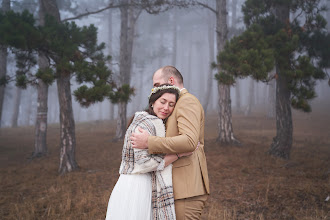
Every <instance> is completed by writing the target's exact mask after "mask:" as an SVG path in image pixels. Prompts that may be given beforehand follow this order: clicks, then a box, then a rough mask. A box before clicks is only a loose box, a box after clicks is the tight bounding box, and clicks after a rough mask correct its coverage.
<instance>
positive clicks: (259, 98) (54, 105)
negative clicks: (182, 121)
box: [0, 0, 330, 127]
mask: <svg viewBox="0 0 330 220" xmlns="http://www.w3.org/2000/svg"><path fill="white" fill-rule="evenodd" d="M1 2H2V1H0V3H1ZM235 2H236V3H237V4H236V6H235V5H233V3H235ZM207 3H208V4H209V5H212V4H215V1H207ZM243 3H244V1H243V0H236V1H234V0H229V1H228V3H227V6H228V8H227V10H228V27H229V35H228V36H229V38H230V37H232V36H233V35H234V34H237V33H240V32H241V31H243V30H244V24H243V21H242V16H243V15H242V12H241V7H242V5H243ZM324 3H327V5H328V7H329V6H330V3H329V1H324ZM58 4H59V6H61V5H62V7H61V8H62V9H61V10H60V13H61V19H62V20H64V19H66V18H70V17H74V16H75V15H77V14H81V13H84V12H86V11H96V10H98V9H100V8H102V7H105V6H106V5H108V4H109V0H94V1H87V0H73V1H70V3H69V4H67V3H66V4H64V1H61V0H58ZM11 7H12V9H13V10H14V11H22V10H24V9H28V10H29V11H30V12H31V13H33V14H35V15H36V16H35V17H36V18H37V17H38V16H37V12H38V2H37V1H36V0H25V1H24V0H22V1H15V2H12V5H11ZM235 10H236V11H235ZM325 18H326V19H327V21H328V23H329V21H330V15H329V12H327V14H326V15H325ZM74 22H76V23H77V24H78V25H79V26H83V25H89V24H94V25H95V26H96V27H97V28H98V41H99V42H104V43H105V44H106V50H105V51H104V53H105V54H108V55H111V56H112V60H111V62H110V63H109V67H110V69H111V70H112V71H113V73H114V77H115V80H116V78H117V79H118V78H119V77H120V76H119V75H118V74H119V65H118V63H119V47H120V43H119V41H120V11H119V9H108V10H105V11H103V12H100V13H98V14H93V15H89V16H85V17H82V18H80V19H76V20H74ZM328 29H329V25H328ZM215 35H216V32H215V15H214V13H212V12H211V11H210V10H208V9H205V8H202V7H190V8H181V9H179V8H173V9H171V10H169V11H166V12H162V13H159V14H155V15H153V14H148V13H147V12H146V11H142V13H141V14H140V16H139V18H138V19H137V23H136V25H135V36H134V43H133V56H132V63H133V64H132V69H131V82H130V85H131V86H132V87H134V88H135V96H133V97H132V98H131V101H130V102H129V103H128V107H127V117H130V116H131V115H133V114H134V112H135V111H138V110H143V109H144V108H145V107H146V106H147V101H148V98H147V97H148V95H149V93H150V90H151V88H152V75H153V73H154V72H155V71H156V70H157V69H158V68H160V67H162V66H165V65H173V66H175V67H176V68H177V69H178V70H179V71H180V72H181V73H182V75H183V77H184V85H185V88H187V89H188V91H189V92H190V93H192V94H194V95H195V96H196V97H197V98H198V99H199V100H200V102H201V103H202V104H203V105H204V108H205V110H206V112H207V113H212V112H215V111H217V109H218V89H217V81H216V80H215V79H214V74H215V73H216V72H215V71H212V70H211V68H210V66H211V62H214V61H215V59H216V56H217V54H216V51H217V49H216V42H215V40H216V37H215ZM15 65H16V64H15V59H14V56H13V55H12V54H9V55H8V63H7V74H8V75H9V76H14V75H15V71H16V66H15ZM328 75H329V73H328ZM210 77H211V79H212V83H211V86H209V85H208V83H207V82H208V80H209V78H210ZM328 80H329V79H328V78H327V79H326V80H323V81H319V82H318V84H317V86H316V93H317V97H316V98H315V99H314V100H312V102H311V106H312V109H313V108H315V107H320V108H327V109H329V106H330V87H329V82H328ZM237 81H238V83H237V84H236V85H235V86H233V87H231V106H232V109H233V112H234V113H242V114H245V115H249V114H250V113H251V112H254V111H258V112H262V113H264V114H265V115H266V114H267V115H270V116H272V114H269V112H270V111H272V109H269V100H270V99H271V98H272V97H271V96H275V94H273V93H269V92H268V91H269V86H270V85H269V84H265V83H261V82H256V81H254V80H252V79H250V78H246V79H239V80H237ZM71 83H72V86H71V87H72V91H73V90H74V89H75V88H77V87H78V85H76V83H75V80H73V79H72V80H71ZM208 90H211V95H210V96H207V95H206V94H207V93H206V92H207V91H208ZM206 96H207V97H206ZM207 98H208V99H209V102H208V105H207V106H206V105H205V104H206V103H207ZM73 111H74V119H75V121H76V122H86V121H95V120H109V119H110V120H112V119H116V117H117V114H118V110H117V105H114V104H111V103H110V101H109V100H107V99H106V100H104V101H103V102H102V103H96V104H94V105H92V106H90V107H88V108H84V107H82V106H81V105H80V104H79V103H78V102H76V101H75V100H74V99H73ZM273 111H274V109H273ZM36 113H37V90H36V88H35V87H33V86H31V85H29V86H28V87H27V89H25V90H22V89H19V88H17V87H16V86H15V82H11V83H9V84H8V85H6V87H5V97H4V105H3V112H2V114H3V115H2V121H1V127H12V126H15V125H16V124H17V126H29V125H34V124H35V120H36ZM306 114H308V113H306ZM273 117H274V115H273ZM48 123H59V106H58V97H57V88H56V83H53V84H52V85H51V86H50V87H49V95H48Z"/></svg>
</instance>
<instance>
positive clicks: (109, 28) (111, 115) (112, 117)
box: [108, 0, 115, 120]
mask: <svg viewBox="0 0 330 220" xmlns="http://www.w3.org/2000/svg"><path fill="white" fill-rule="evenodd" d="M111 3H112V0H110V1H109V4H111ZM108 22H109V25H108V52H109V55H110V56H111V54H112V10H109V19H108ZM111 61H112V60H110V63H109V69H110V70H111V69H112V65H111ZM114 111H115V110H114V104H113V103H112V102H111V101H110V102H109V119H110V120H113V119H114V113H115V112H114Z"/></svg>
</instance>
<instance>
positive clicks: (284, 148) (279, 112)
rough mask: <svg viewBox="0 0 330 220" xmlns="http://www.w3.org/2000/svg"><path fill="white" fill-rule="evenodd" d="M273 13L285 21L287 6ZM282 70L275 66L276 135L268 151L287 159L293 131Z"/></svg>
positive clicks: (287, 90)
mask: <svg viewBox="0 0 330 220" xmlns="http://www.w3.org/2000/svg"><path fill="white" fill-rule="evenodd" d="M274 14H275V16H276V17H277V18H278V19H279V20H281V21H282V22H286V21H287V20H288V19H289V8H288V7H285V6H277V7H276V8H275V9H274ZM288 60H289V59H288ZM283 72H284V71H282V70H281V67H280V66H276V73H277V82H276V136H275V137H274V138H273V142H272V144H271V146H270V150H269V153H270V154H271V155H274V156H276V157H280V158H283V159H289V158H290V152H291V147H292V132H293V127H292V113H291V103H290V97H291V92H290V90H289V88H288V82H289V80H288V78H287V77H286V75H285V74H284V73H283Z"/></svg>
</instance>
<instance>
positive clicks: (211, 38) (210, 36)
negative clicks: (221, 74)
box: [203, 16, 214, 115]
mask: <svg viewBox="0 0 330 220" xmlns="http://www.w3.org/2000/svg"><path fill="white" fill-rule="evenodd" d="M208 44H209V63H211V62H213V61H214V23H213V22H212V18H211V16H209V22H208ZM213 80H214V75H213V71H212V69H211V68H210V70H209V74H208V77H207V85H206V91H205V97H204V104H203V108H204V112H205V115H206V114H207V108H208V105H209V102H210V100H211V96H212V85H213V83H212V82H213Z"/></svg>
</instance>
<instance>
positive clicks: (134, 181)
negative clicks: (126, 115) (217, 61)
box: [106, 84, 191, 220]
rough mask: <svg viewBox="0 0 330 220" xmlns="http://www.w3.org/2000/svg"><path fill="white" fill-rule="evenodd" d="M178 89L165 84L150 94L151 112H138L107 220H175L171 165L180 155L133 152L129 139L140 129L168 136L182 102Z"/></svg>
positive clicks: (126, 144)
mask: <svg viewBox="0 0 330 220" xmlns="http://www.w3.org/2000/svg"><path fill="white" fill-rule="evenodd" d="M179 93H180V90H179V88H177V87H175V86H172V85H170V84H163V85H160V86H159V87H155V88H153V89H152V90H151V93H150V95H149V105H148V109H147V110H146V111H143V112H136V113H135V115H134V118H133V120H132V122H131V123H130V125H129V127H128V128H127V131H126V135H125V139H124V146H123V151H122V162H121V165H120V169H119V173H120V174H121V175H120V177H119V179H118V181H117V183H116V185H115V187H114V189H113V191H112V193H111V196H110V199H109V204H108V210H107V215H106V220H110V219H111V220H118V219H120V220H130V219H132V220H133V219H134V220H151V219H160V220H162V219H169V220H173V219H176V218H175V210H174V198H173V187H172V163H173V162H174V161H176V160H177V159H178V157H181V156H187V155H190V154H191V153H183V154H180V155H175V154H173V155H150V154H148V151H147V150H139V149H133V148H132V146H131V142H130V135H131V134H132V133H133V132H138V129H137V127H141V128H143V129H145V130H147V131H148V132H149V133H150V135H154V136H161V137H164V136H165V126H164V122H165V120H166V119H167V118H168V117H169V116H170V114H171V113H172V111H173V109H174V106H175V103H176V102H177V100H178V98H179Z"/></svg>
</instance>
